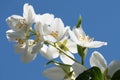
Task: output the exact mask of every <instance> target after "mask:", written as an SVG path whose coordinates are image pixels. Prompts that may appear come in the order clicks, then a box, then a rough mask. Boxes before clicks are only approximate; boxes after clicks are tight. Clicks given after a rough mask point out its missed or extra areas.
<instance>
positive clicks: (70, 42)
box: [66, 39, 77, 53]
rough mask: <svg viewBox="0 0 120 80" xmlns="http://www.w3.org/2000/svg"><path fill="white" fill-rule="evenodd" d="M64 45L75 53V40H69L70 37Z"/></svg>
mask: <svg viewBox="0 0 120 80" xmlns="http://www.w3.org/2000/svg"><path fill="white" fill-rule="evenodd" d="M66 46H67V47H68V49H69V50H70V51H71V52H72V53H77V45H76V43H75V42H73V41H71V40H70V39H68V40H67V44H66Z"/></svg>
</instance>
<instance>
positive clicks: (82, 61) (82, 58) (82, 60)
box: [81, 57, 84, 65]
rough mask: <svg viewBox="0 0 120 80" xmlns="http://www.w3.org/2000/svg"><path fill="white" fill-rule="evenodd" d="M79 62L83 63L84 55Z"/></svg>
mask: <svg viewBox="0 0 120 80" xmlns="http://www.w3.org/2000/svg"><path fill="white" fill-rule="evenodd" d="M81 63H82V65H84V57H81Z"/></svg>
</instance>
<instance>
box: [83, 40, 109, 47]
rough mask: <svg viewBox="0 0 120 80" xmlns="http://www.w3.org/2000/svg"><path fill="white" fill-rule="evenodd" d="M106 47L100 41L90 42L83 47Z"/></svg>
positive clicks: (105, 43)
mask: <svg viewBox="0 0 120 80" xmlns="http://www.w3.org/2000/svg"><path fill="white" fill-rule="evenodd" d="M104 45H107V42H101V41H92V42H90V43H87V44H85V45H84V46H85V47H88V48H99V47H101V46H104Z"/></svg>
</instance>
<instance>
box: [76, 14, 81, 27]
mask: <svg viewBox="0 0 120 80" xmlns="http://www.w3.org/2000/svg"><path fill="white" fill-rule="evenodd" d="M81 23H82V17H81V16H80V17H79V19H78V23H77V25H76V28H79V27H80V25H81Z"/></svg>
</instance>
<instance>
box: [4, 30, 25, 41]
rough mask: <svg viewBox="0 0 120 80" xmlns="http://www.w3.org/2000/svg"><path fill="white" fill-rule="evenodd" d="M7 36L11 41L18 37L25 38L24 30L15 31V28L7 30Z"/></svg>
mask: <svg viewBox="0 0 120 80" xmlns="http://www.w3.org/2000/svg"><path fill="white" fill-rule="evenodd" d="M6 36H7V39H8V40H9V41H16V39H24V38H25V36H24V34H23V33H22V32H15V31H13V30H8V31H6Z"/></svg>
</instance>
